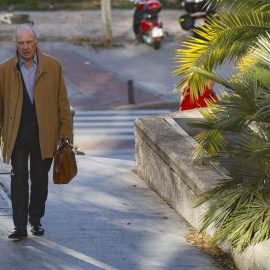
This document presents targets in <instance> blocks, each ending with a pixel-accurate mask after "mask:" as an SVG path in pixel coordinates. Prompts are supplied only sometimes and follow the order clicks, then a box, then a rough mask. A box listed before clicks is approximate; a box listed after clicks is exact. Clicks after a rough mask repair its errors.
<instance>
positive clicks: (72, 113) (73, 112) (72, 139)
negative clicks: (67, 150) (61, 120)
mask: <svg viewBox="0 0 270 270" xmlns="http://www.w3.org/2000/svg"><path fill="white" fill-rule="evenodd" d="M70 113H71V126H72V138H71V141H72V143H74V135H73V117H74V115H75V110H74V109H73V108H72V107H71V106H70Z"/></svg>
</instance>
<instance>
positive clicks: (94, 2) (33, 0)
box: [0, 0, 181, 10]
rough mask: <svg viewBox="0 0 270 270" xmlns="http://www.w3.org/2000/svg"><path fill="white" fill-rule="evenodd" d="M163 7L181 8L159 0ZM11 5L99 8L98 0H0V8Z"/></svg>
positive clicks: (118, 0) (119, 0) (118, 4)
mask: <svg viewBox="0 0 270 270" xmlns="http://www.w3.org/2000/svg"><path fill="white" fill-rule="evenodd" d="M160 2H161V3H162V6H163V8H172V9H175V8H176V9H179V8H181V4H180V0H177V2H176V3H175V4H172V3H170V2H168V1H167V0H160ZM11 6H13V8H14V9H15V10H85V9H97V8H100V0H89V1H80V0H77V1H74V0H47V1H44V0H20V1H18V0H17V1H16V0H1V3H0V9H1V10H8V9H9V8H10V7H11ZM133 7H134V6H133V4H132V2H130V1H129V0H126V1H123V0H115V1H112V8H133Z"/></svg>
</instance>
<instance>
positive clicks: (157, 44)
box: [153, 40, 160, 50]
mask: <svg viewBox="0 0 270 270" xmlns="http://www.w3.org/2000/svg"><path fill="white" fill-rule="evenodd" d="M153 47H154V49H155V50H158V49H159V48H160V41H157V40H155V42H154V44H153Z"/></svg>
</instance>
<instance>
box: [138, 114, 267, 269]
mask: <svg viewBox="0 0 270 270" xmlns="http://www.w3.org/2000/svg"><path fill="white" fill-rule="evenodd" d="M164 117H171V118H191V117H194V118H199V117H201V115H200V113H199V112H198V111H197V110H192V111H184V112H175V113H170V114H166V115H157V116H151V117H144V118H138V119H136V120H135V123H134V128H135V145H136V146H135V162H136V173H137V174H138V175H139V176H140V177H141V178H142V179H143V180H144V181H145V182H146V183H147V184H148V185H149V186H150V187H151V188H152V189H153V190H154V191H155V192H156V193H157V194H159V196H160V197H162V198H164V199H165V200H166V201H167V203H168V204H169V205H170V206H171V207H172V208H173V209H175V210H176V211H177V212H178V213H179V214H180V215H181V216H182V217H183V218H184V219H185V220H186V221H187V222H188V223H190V224H191V225H192V226H193V227H194V228H196V229H198V228H199V227H200V221H199V220H200V218H201V216H202V214H203V213H204V212H205V210H206V209H207V207H209V205H204V206H201V207H197V208H194V207H193V206H194V201H193V199H194V197H195V196H196V195H199V194H200V193H202V192H204V191H206V190H209V189H210V188H212V187H213V186H214V185H215V179H220V178H223V175H222V174H221V173H220V172H219V171H218V170H217V169H215V168H214V167H213V166H212V165H207V166H195V165H193V164H192V161H191V159H190V153H191V151H192V149H193V148H194V147H193V146H192V145H191V144H190V142H188V141H187V140H186V138H184V137H183V136H181V135H180V134H179V133H178V132H177V130H176V129H174V128H173V127H171V126H170V125H169V124H168V123H167V122H166V121H165V120H164ZM207 233H208V234H210V235H211V234H212V233H213V228H209V229H208V230H207ZM233 257H234V260H235V263H236V265H237V267H238V268H239V270H255V269H256V270H262V269H263V270H270V260H269V257H270V241H265V242H263V243H260V244H258V245H256V246H251V247H248V248H247V249H246V250H245V251H244V252H241V253H233Z"/></svg>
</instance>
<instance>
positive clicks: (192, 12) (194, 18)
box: [179, 0, 215, 38]
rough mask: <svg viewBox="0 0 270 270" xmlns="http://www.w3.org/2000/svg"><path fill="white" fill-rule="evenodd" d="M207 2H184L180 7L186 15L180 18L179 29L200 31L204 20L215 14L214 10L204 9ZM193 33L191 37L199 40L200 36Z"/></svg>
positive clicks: (201, 0) (200, 0)
mask: <svg viewBox="0 0 270 270" xmlns="http://www.w3.org/2000/svg"><path fill="white" fill-rule="evenodd" d="M207 2H208V0H184V1H183V3H182V5H183V6H184V8H185V10H186V11H187V12H188V14H184V15H182V16H180V18H179V22H180V25H181V27H182V28H183V29H184V30H186V31H189V30H194V29H200V28H201V27H202V26H204V23H205V20H207V18H209V17H211V16H213V15H214V14H215V10H214V9H212V8H209V7H206V3H207ZM192 32H193V36H194V37H197V38H199V37H200V35H199V34H198V33H196V32H195V31H192Z"/></svg>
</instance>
